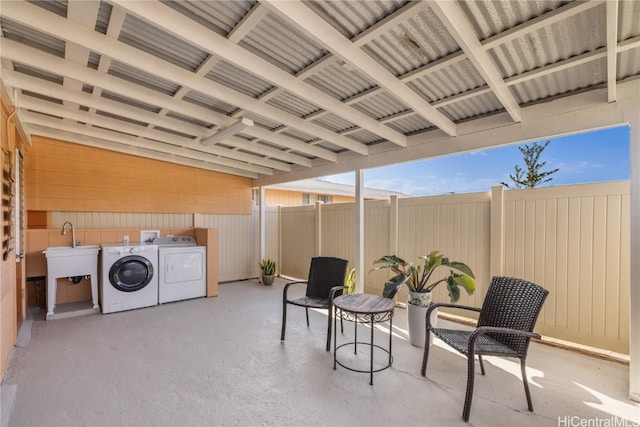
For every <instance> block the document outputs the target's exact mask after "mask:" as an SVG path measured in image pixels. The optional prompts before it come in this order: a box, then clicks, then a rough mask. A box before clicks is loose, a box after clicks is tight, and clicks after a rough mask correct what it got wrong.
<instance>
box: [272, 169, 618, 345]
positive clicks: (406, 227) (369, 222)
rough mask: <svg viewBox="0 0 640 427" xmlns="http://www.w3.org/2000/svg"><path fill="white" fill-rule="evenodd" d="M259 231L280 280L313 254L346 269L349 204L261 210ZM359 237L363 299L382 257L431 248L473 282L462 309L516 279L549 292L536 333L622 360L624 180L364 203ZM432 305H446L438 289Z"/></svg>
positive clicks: (376, 285) (376, 279) (378, 282)
mask: <svg viewBox="0 0 640 427" xmlns="http://www.w3.org/2000/svg"><path fill="white" fill-rule="evenodd" d="M266 225H267V242H266V248H267V256H268V257H270V258H274V259H276V260H278V262H279V267H280V274H283V275H288V276H293V277H306V276H307V273H308V268H309V260H310V258H311V257H312V256H318V255H324V256H337V257H341V258H345V259H348V260H350V261H351V266H353V265H355V262H354V261H355V204H354V203H339V204H326V205H324V204H321V203H317V204H316V205H315V206H299V207H281V208H268V209H267V214H266ZM364 230H365V232H364V258H365V268H366V269H367V271H364V272H362V273H361V274H364V286H365V292H369V293H376V294H379V293H381V292H382V287H383V284H384V282H385V280H386V279H387V278H388V277H389V274H388V272H384V271H378V272H370V271H369V268H370V266H371V265H372V263H373V261H374V260H375V259H378V258H380V257H381V256H382V255H386V254H396V255H399V256H401V257H403V258H404V259H406V260H411V261H416V260H417V257H418V256H421V255H425V254H426V253H427V252H429V251H431V250H439V251H441V252H442V253H444V254H445V255H447V256H448V257H449V258H450V259H452V260H458V261H463V262H465V263H467V264H468V265H469V266H470V267H471V268H472V269H473V271H474V273H475V275H476V279H477V289H476V292H475V293H474V294H473V295H472V296H468V295H466V294H464V293H463V295H462V297H461V299H460V303H461V304H467V305H475V306H479V305H481V304H482V300H483V298H484V295H485V292H486V289H487V287H488V284H489V281H490V279H491V277H492V276H495V275H506V276H515V277H521V278H524V279H527V280H531V281H533V282H536V283H538V284H540V285H542V286H544V287H545V288H547V289H548V290H549V291H550V294H549V297H548V299H547V301H546V303H545V306H544V308H543V312H542V313H541V315H540V318H539V320H538V324H537V331H538V332H539V333H541V334H543V335H546V336H549V337H554V338H558V339H562V340H566V341H571V342H575V343H580V344H584V345H589V346H594V347H598V348H602V349H606V350H610V351H615V352H618V353H623V354H628V351H629V286H630V280H629V279H630V277H629V275H630V266H629V246H630V242H629V232H630V230H629V182H628V181H623V182H612V183H604V184H585V185H572V186H559V187H546V188H536V189H522V190H504V189H503V187H502V186H497V187H493V188H492V189H491V191H489V192H484V193H472V194H453V195H444V196H433V197H414V198H402V199H397V198H391V199H390V200H378V201H367V202H365V209H364ZM434 297H435V299H436V300H437V301H447V300H448V295H447V292H446V287H445V286H439V287H438V288H437V290H436V293H435V295H434ZM405 299H406V293H405V290H403V291H402V292H401V293H400V294H399V296H398V300H399V301H404V300H405ZM467 314H468V313H467Z"/></svg>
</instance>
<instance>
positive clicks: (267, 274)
mask: <svg viewBox="0 0 640 427" xmlns="http://www.w3.org/2000/svg"><path fill="white" fill-rule="evenodd" d="M258 265H259V266H260V271H261V272H262V283H263V284H264V285H265V286H271V285H273V278H274V276H275V274H276V262H275V261H274V260H272V259H263V260H262V261H260V262H259V263H258Z"/></svg>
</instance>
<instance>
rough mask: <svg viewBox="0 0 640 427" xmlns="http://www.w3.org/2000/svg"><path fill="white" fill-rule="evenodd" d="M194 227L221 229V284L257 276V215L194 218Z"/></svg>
mask: <svg viewBox="0 0 640 427" xmlns="http://www.w3.org/2000/svg"><path fill="white" fill-rule="evenodd" d="M194 222H195V226H196V227H202V228H216V229H218V242H219V253H220V258H219V265H218V269H219V278H218V280H219V281H220V282H228V281H232V280H241V279H247V278H250V277H257V276H258V264H257V262H258V251H259V248H258V245H259V240H258V239H259V236H260V234H259V230H258V213H257V211H253V213H252V215H205V214H198V215H195V219H194Z"/></svg>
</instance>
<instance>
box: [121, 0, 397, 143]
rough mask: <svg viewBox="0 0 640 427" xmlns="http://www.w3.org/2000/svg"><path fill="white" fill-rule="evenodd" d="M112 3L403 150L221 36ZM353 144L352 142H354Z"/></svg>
mask: <svg viewBox="0 0 640 427" xmlns="http://www.w3.org/2000/svg"><path fill="white" fill-rule="evenodd" d="M113 2H114V3H115V4H117V5H118V6H120V7H122V8H124V9H125V10H127V11H128V12H129V13H133V14H135V15H137V16H138V17H140V18H141V19H144V20H146V21H148V22H149V23H150V24H152V25H156V26H160V27H161V28H162V29H163V30H165V31H168V32H171V33H173V34H175V35H177V36H178V37H180V38H182V39H184V40H187V41H188V42H189V43H192V44H194V45H195V46H198V47H199V48H200V49H203V50H205V51H207V52H210V53H212V54H214V55H217V56H219V57H221V58H223V59H224V60H226V61H228V62H230V63H232V64H234V65H236V66H238V67H240V68H242V69H244V70H246V71H248V72H250V73H254V74H255V73H256V71H259V73H260V78H262V79H264V80H267V81H269V82H271V83H272V84H275V85H277V86H280V87H283V88H286V90H287V91H288V92H291V93H293V94H295V95H296V96H299V97H301V98H303V99H305V100H307V101H309V102H311V103H313V104H315V105H318V106H320V107H322V108H324V109H326V110H329V111H331V112H333V113H335V114H337V115H340V116H342V117H344V118H345V120H348V121H350V122H352V123H355V124H357V125H358V126H360V127H362V128H364V129H367V130H369V131H370V132H373V133H375V134H377V135H380V136H381V137H382V138H385V139H387V140H389V141H391V142H393V143H395V144H398V145H400V146H402V147H406V137H405V136H404V135H403V134H401V133H400V132H397V131H395V130H393V129H391V128H389V127H388V126H385V125H382V124H380V123H378V122H377V121H376V120H375V119H372V118H371V117H369V116H367V115H365V114H364V113H361V112H360V111H358V110H356V109H353V108H351V107H349V106H347V105H344V104H343V103H341V102H340V101H339V100H337V99H335V98H333V97H331V96H329V95H327V94H326V93H324V92H322V91H321V90H319V89H317V88H316V87H314V86H312V85H310V84H309V83H306V82H305V81H304V80H302V79H299V78H296V77H294V76H292V75H291V74H289V73H287V72H286V71H284V70H282V69H281V68H279V67H277V66H275V65H273V64H272V63H270V62H269V61H267V60H265V59H262V58H261V57H259V56H258V55H256V54H254V53H251V52H249V51H248V50H246V49H244V48H242V47H240V46H238V45H237V44H236V43H233V42H232V41H230V40H228V39H226V38H224V37H222V36H220V35H219V34H217V33H215V32H214V31H211V30H209V29H207V28H205V27H203V26H200V25H195V26H194V25H193V22H192V21H191V20H190V19H189V18H187V17H186V16H184V15H182V14H180V13H179V12H176V11H174V10H173V9H171V8H170V7H168V6H165V5H163V4H162V3H160V2H157V1H151V2H149V1H147V2H130V1H121V0H113ZM352 142H354V143H355V141H352ZM356 144H357V143H356ZM339 145H340V144H339ZM341 146H343V147H344V148H347V149H350V150H352V151H357V150H354V146H353V145H352V146H351V148H350V147H349V146H345V145H341ZM357 152H359V151H357ZM360 154H366V152H360Z"/></svg>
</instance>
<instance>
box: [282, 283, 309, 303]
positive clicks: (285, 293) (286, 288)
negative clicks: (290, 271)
mask: <svg viewBox="0 0 640 427" xmlns="http://www.w3.org/2000/svg"><path fill="white" fill-rule="evenodd" d="M308 284H309V281H308V280H295V281H293V282H288V283H287V284H286V285H284V289H283V290H282V297H283V298H284V300H285V301H286V300H287V292H289V286H291V285H308Z"/></svg>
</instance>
